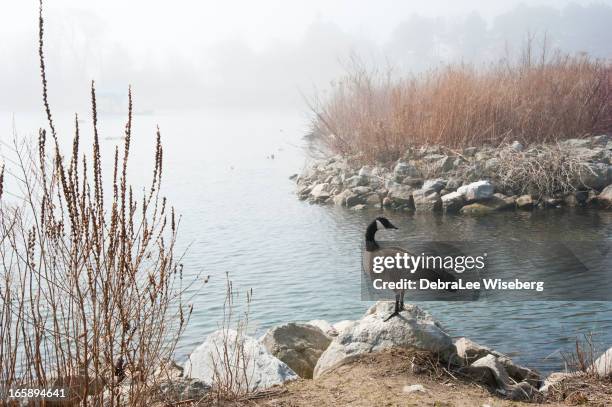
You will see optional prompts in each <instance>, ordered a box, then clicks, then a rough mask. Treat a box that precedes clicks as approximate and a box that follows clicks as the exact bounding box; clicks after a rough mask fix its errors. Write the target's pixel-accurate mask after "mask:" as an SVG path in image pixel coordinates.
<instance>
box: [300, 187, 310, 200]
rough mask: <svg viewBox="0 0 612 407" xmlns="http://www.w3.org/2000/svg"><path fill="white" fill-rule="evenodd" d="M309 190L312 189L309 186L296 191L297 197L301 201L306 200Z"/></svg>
mask: <svg viewBox="0 0 612 407" xmlns="http://www.w3.org/2000/svg"><path fill="white" fill-rule="evenodd" d="M311 189H312V188H311V187H310V186H304V187H302V188H300V189H298V191H297V194H298V197H299V198H300V199H301V200H304V199H306V198H308V195H310V191H311Z"/></svg>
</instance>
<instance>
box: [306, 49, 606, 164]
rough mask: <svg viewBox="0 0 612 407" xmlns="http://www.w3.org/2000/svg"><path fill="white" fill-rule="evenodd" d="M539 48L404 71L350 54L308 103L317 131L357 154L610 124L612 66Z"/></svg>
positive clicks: (384, 158) (389, 154) (374, 156)
mask: <svg viewBox="0 0 612 407" xmlns="http://www.w3.org/2000/svg"><path fill="white" fill-rule="evenodd" d="M535 54H536V53H535V52H533V51H532V48H531V46H530V45H528V46H526V47H525V50H524V51H523V53H522V55H521V57H520V58H516V59H513V60H511V59H510V58H507V59H503V60H500V61H498V62H495V63H491V64H489V65H487V66H484V67H475V66H472V65H469V64H454V65H448V66H443V67H439V68H436V69H432V70H430V71H427V72H425V73H422V74H420V75H415V76H406V77H401V78H396V77H391V76H389V75H387V76H384V75H378V74H375V73H371V72H369V71H368V70H366V69H364V68H362V67H360V66H359V65H358V64H355V65H354V67H353V69H352V70H351V71H350V72H349V73H347V75H346V76H345V77H344V78H342V79H341V80H340V81H338V82H337V84H335V85H334V86H333V88H332V90H331V92H330V93H329V96H328V97H326V98H323V99H318V100H316V101H314V102H313V103H312V109H313V112H314V113H315V114H314V118H313V121H312V130H313V135H314V137H315V138H316V139H317V140H318V141H320V142H321V143H322V144H323V145H324V146H325V147H327V148H328V149H329V150H330V152H332V153H334V154H338V153H339V154H343V155H353V156H358V157H360V158H361V160H362V161H363V162H370V163H371V162H375V161H379V162H388V161H392V160H396V159H398V158H399V157H400V156H401V155H402V153H403V152H404V151H405V150H406V149H407V148H408V147H409V146H414V145H427V144H440V145H444V146H447V147H451V148H460V147H469V146H480V145H482V144H491V145H492V146H498V145H500V144H502V143H504V142H507V141H512V140H518V141H520V142H521V143H523V144H526V145H527V144H532V143H546V142H552V141H557V140H561V139H567V138H573V137H580V136H583V135H586V134H599V133H606V132H611V131H612V83H611V81H612V67H611V65H610V63H609V62H605V61H599V60H594V59H592V58H590V57H588V56H587V55H579V56H570V55H565V54H561V53H553V54H551V55H548V54H547V52H546V50H542V51H540V52H538V53H537V54H538V55H537V56H536V55H535Z"/></svg>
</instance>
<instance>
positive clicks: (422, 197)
mask: <svg viewBox="0 0 612 407" xmlns="http://www.w3.org/2000/svg"><path fill="white" fill-rule="evenodd" d="M412 199H414V208H415V209H416V210H417V211H423V212H425V211H427V212H432V211H439V210H441V209H442V199H441V198H440V194H439V193H437V192H435V191H433V190H431V189H429V190H427V189H418V190H416V191H414V192H413V193H412Z"/></svg>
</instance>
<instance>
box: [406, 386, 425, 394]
mask: <svg viewBox="0 0 612 407" xmlns="http://www.w3.org/2000/svg"><path fill="white" fill-rule="evenodd" d="M402 391H403V392H404V393H406V394H411V393H427V390H426V389H425V387H424V386H423V385H422V384H412V385H410V386H408V385H406V386H404V387H403V388H402Z"/></svg>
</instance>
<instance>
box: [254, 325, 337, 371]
mask: <svg viewBox="0 0 612 407" xmlns="http://www.w3.org/2000/svg"><path fill="white" fill-rule="evenodd" d="M261 342H262V343H263V344H264V346H265V347H266V349H267V350H268V351H269V352H270V353H272V354H273V355H274V356H276V357H277V358H278V359H280V360H282V361H283V362H285V363H286V364H287V366H289V367H290V368H291V369H293V371H294V372H295V373H297V374H298V375H299V376H300V377H302V378H304V379H312V371H313V370H314V367H315V365H316V364H317V361H318V360H319V357H320V356H321V354H322V353H323V352H324V351H325V349H327V347H328V346H329V343H330V342H331V339H330V338H328V337H327V336H326V335H325V333H323V331H322V330H321V329H319V328H317V327H315V326H312V325H307V324H296V323H294V322H290V323H288V324H284V325H280V326H276V327H274V328H272V329H270V330H268V332H266V334H265V335H264V337H263V339H262V340H261Z"/></svg>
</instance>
